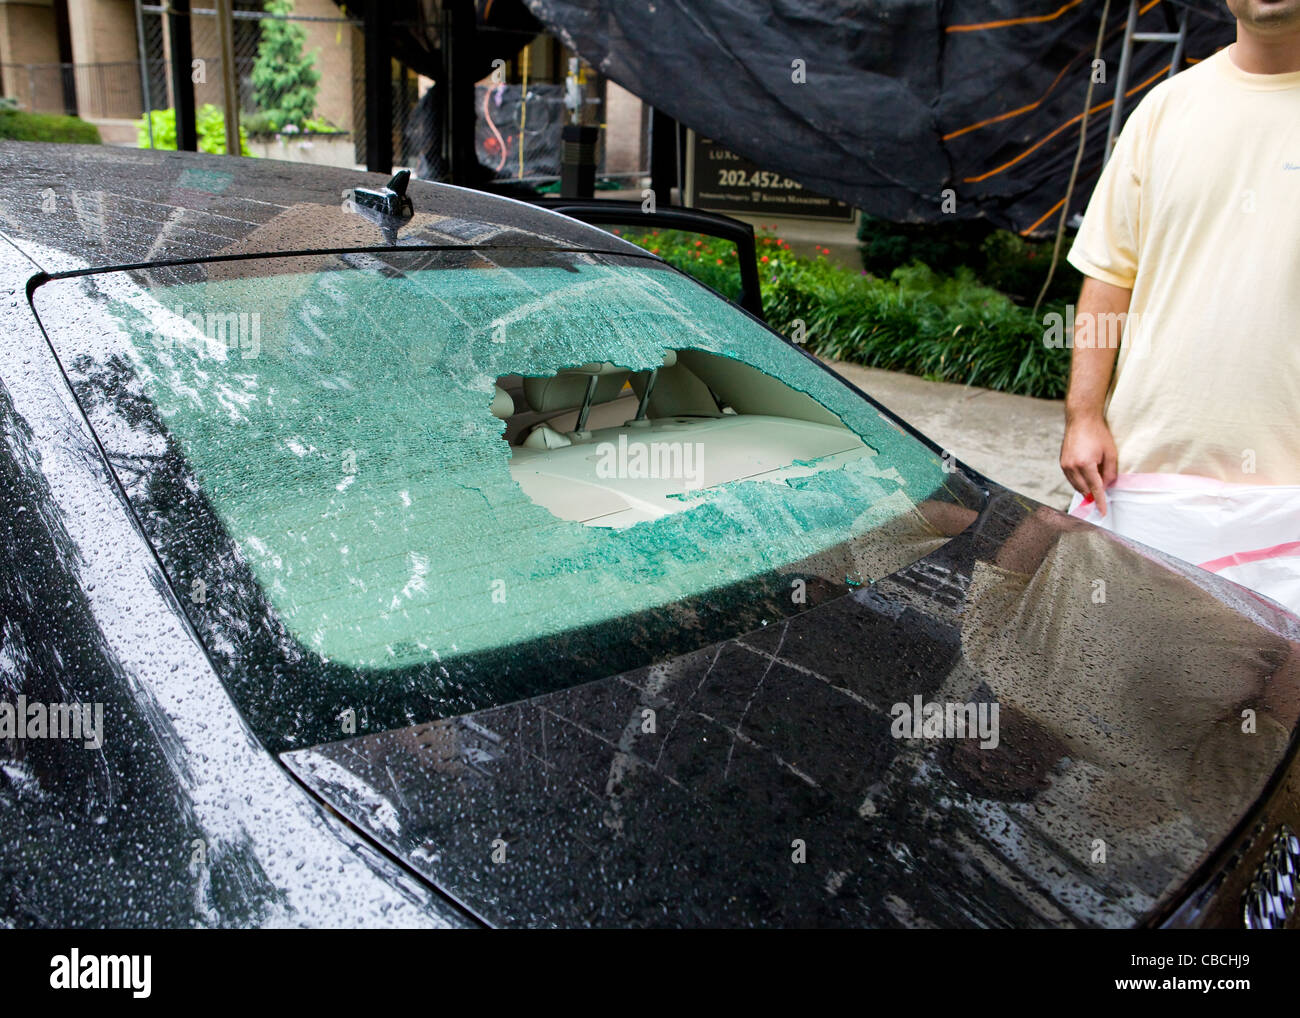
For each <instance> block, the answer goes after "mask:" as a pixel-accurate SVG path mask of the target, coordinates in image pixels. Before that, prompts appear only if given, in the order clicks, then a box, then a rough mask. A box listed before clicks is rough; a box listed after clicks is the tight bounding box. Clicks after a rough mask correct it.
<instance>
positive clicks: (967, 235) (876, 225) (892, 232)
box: [858, 215, 1083, 307]
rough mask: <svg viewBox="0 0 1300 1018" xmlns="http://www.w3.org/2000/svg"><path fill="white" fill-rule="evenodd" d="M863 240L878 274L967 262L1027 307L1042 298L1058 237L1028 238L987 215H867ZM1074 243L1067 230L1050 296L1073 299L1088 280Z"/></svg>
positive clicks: (949, 269)
mask: <svg viewBox="0 0 1300 1018" xmlns="http://www.w3.org/2000/svg"><path fill="white" fill-rule="evenodd" d="M858 240H859V241H860V242H861V244H860V246H859V251H860V252H861V254H862V267H863V268H864V269H866V270H867V271H868V272H870V273H871V274H872V275H875V276H881V277H888V276H889V274H890V273H892V272H893V271H894V270H895V269H898V268H902V267H903V266H905V265H910V264H912V263H914V262H920V263H921V264H923V265H928V266H929V267H930V268H932V269H934V271H936V272H940V273H944V274H946V275H951V274H952V273H954V272H956V270H957V269H958V268H959V267H960V266H963V265H964V266H966V267H968V268H969V269H971V271H972V272H974V274H975V278H976V279H978V280H979V281H980V282H982V283H986V284H988V285H989V286H991V287H993V288H994V289H996V290H1001V291H1002V292H1003V293H1005V294H1007V295H1008V296H1010V297H1012V298H1014V299H1015V300H1016V301H1017V302H1018V303H1020V304H1022V305H1025V306H1027V307H1032V306H1033V303H1034V301H1035V300H1037V299H1038V294H1039V291H1041V290H1042V288H1043V283H1044V282H1045V281H1046V279H1047V271H1048V268H1049V267H1050V265H1051V262H1052V241H1032V240H1025V239H1024V238H1023V237H1021V236H1019V235H1018V234H1015V233H1011V232H1010V231H1008V230H998V229H994V228H993V227H992V226H991V225H990V224H988V223H987V222H985V221H983V220H966V221H962V220H958V221H955V222H952V223H890V222H886V221H885V220H883V219H874V218H872V217H871V216H866V215H864V216H863V217H862V223H861V225H860V226H859V227H858ZM1069 245H1070V238H1069V235H1068V234H1067V236H1066V238H1065V240H1064V242H1063V247H1062V256H1061V259H1060V261H1059V262H1058V264H1057V266H1056V273H1055V275H1054V276H1053V279H1052V287H1051V289H1050V290H1049V291H1048V293H1047V297H1048V299H1049V300H1073V299H1074V298H1075V297H1077V296H1078V294H1079V287H1080V286H1082V285H1083V277H1082V276H1080V275H1079V273H1078V271H1077V270H1076V269H1075V268H1074V266H1072V265H1070V264H1069V263H1068V262H1067V261H1066V260H1065V254H1066V253H1067V252H1068V251H1069V249H1070V248H1069Z"/></svg>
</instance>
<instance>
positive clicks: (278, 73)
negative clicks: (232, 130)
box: [250, 0, 320, 130]
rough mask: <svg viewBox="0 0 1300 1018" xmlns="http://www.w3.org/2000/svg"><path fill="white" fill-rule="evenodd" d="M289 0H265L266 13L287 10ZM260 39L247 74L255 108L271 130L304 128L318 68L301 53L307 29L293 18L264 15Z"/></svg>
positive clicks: (310, 112) (312, 108)
mask: <svg viewBox="0 0 1300 1018" xmlns="http://www.w3.org/2000/svg"><path fill="white" fill-rule="evenodd" d="M292 10H293V4H292V3H291V2H290V0H268V2H267V4H266V11H267V13H268V14H288V13H289V12H290V11H292ZM261 32H262V37H261V41H260V42H259V43H258V45H257V62H256V63H254V64H253V72H252V74H251V75H250V78H251V80H252V83H253V100H254V102H255V103H256V104H257V108H258V111H259V112H260V113H262V114H265V115H266V116H267V120H268V122H269V123H273V124H274V125H275V126H274V128H272V129H273V130H282V129H283V128H285V127H287V126H289V125H291V124H292V125H293V126H295V127H297V128H298V129H299V130H303V129H305V126H306V124H307V122H308V121H309V120H311V119H312V115H313V114H314V113H315V112H316V86H317V85H319V84H320V72H319V71H318V70H316V61H315V58H314V57H313V56H308V55H307V54H304V53H303V50H302V47H303V43H305V42H306V41H307V30H306V29H305V28H303V27H302V26H301V25H299V24H296V23H294V22H292V21H285V20H283V19H281V18H266V19H264V20H263V21H262V22H261Z"/></svg>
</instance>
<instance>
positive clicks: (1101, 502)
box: [1061, 414, 1119, 516]
mask: <svg viewBox="0 0 1300 1018" xmlns="http://www.w3.org/2000/svg"><path fill="white" fill-rule="evenodd" d="M1061 469H1062V470H1063V471H1065V479H1066V480H1067V481H1069V482H1070V486H1071V487H1073V488H1074V490H1075V491H1077V492H1078V493H1079V494H1080V495H1091V496H1092V497H1093V498H1094V499H1096V501H1097V509H1098V511H1099V512H1100V513H1101V515H1103V516H1105V515H1106V489H1107V488H1109V487H1110V486H1111V485H1112V484H1114V483H1115V478H1116V477H1117V476H1118V475H1119V452H1118V450H1117V449H1116V448H1115V439H1114V438H1113V437H1111V433H1110V428H1108V427H1107V426H1106V421H1105V420H1104V419H1103V418H1102V416H1101V415H1100V414H1086V415H1083V416H1081V417H1073V418H1072V417H1069V416H1067V417H1066V422H1065V440H1064V441H1063V442H1062V443H1061Z"/></svg>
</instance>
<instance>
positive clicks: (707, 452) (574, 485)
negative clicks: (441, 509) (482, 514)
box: [491, 349, 875, 528]
mask: <svg viewBox="0 0 1300 1018" xmlns="http://www.w3.org/2000/svg"><path fill="white" fill-rule="evenodd" d="M491 411H492V414H493V415H494V416H495V417H497V418H498V419H500V420H502V421H504V422H505V428H504V438H505V440H506V441H507V442H508V443H509V445H510V453H511V457H510V473H511V476H512V477H513V479H514V480H515V482H516V483H517V484H518V485H519V486H520V488H521V489H522V490H523V491H524V493H525V494H526V495H527V496H528V497H529V498H530V499H531V500H532V501H533V502H534V503H536V504H537V505H540V506H541V507H543V508H544V509H546V510H548V511H549V512H550V513H551V514H552V515H554V516H556V517H558V518H560V519H562V520H568V521H572V522H577V523H582V524H584V525H586V526H591V527H608V528H624V527H630V526H633V525H634V524H637V523H642V522H647V521H652V520H657V519H662V518H663V517H666V516H669V515H672V514H674V513H678V512H681V511H682V510H684V509H689V508H690V507H691V506H692V505H694V504H697V503H698V501H699V500H700V499H708V498H709V497H710V493H712V492H715V491H717V490H718V489H720V488H721V487H723V486H725V485H730V484H735V483H738V482H743V481H767V482H788V481H791V480H794V479H796V478H802V477H808V476H811V475H814V474H817V473H820V472H822V471H825V470H828V469H835V468H839V467H842V466H844V465H845V464H846V463H850V462H853V461H857V460H862V459H867V458H870V457H872V456H874V455H875V450H873V449H871V447H869V446H868V445H866V443H864V442H863V441H862V439H861V438H860V437H859V436H858V435H857V434H856V433H855V432H853V431H852V430H851V429H849V428H848V427H846V426H845V425H844V423H843V421H841V420H840V418H839V417H837V416H836V415H835V414H833V413H831V411H829V410H827V409H826V408H825V407H824V406H823V405H822V404H821V403H819V402H818V401H817V400H815V399H814V398H813V397H811V396H809V395H807V394H806V393H802V392H799V391H797V390H795V389H793V388H791V387H790V386H789V385H787V384H785V383H784V382H782V381H780V380H779V379H777V378H774V377H773V376H771V375H769V374H766V373H764V372H762V371H760V370H759V369H758V368H755V367H753V366H751V365H749V364H745V363H744V362H742V361H739V360H736V359H734V358H730V357H724V356H720V355H717V354H712V353H708V352H705V351H701V350H693V349H685V350H670V351H668V352H667V353H666V354H665V355H664V358H663V364H662V365H661V366H660V367H658V368H656V369H654V370H651V371H644V370H643V371H634V370H631V369H629V368H626V367H623V366H620V365H618V364H615V363H612V362H591V363H587V364H580V365H568V366H565V367H562V368H559V369H558V370H556V371H555V373H554V374H551V375H544V376H536V375H530V376H521V375H505V376H502V377H499V378H498V379H497V383H496V387H495V389H494V392H493V396H492V401H491Z"/></svg>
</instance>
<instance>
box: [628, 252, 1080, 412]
mask: <svg viewBox="0 0 1300 1018" xmlns="http://www.w3.org/2000/svg"><path fill="white" fill-rule="evenodd" d="M625 237H626V239H628V240H631V241H632V242H633V243H636V244H639V245H640V246H642V247H645V248H647V249H649V250H651V251H657V253H658V254H659V255H660V257H662V258H664V259H665V260H666V261H668V262H669V263H671V264H673V265H675V266H677V267H678V268H680V269H682V270H684V271H686V272H688V273H690V274H691V275H693V276H695V277H696V278H697V279H700V280H701V281H702V282H704V283H706V284H708V285H710V286H712V287H713V288H714V289H715V290H718V291H719V292H720V293H723V294H724V295H726V296H729V297H735V295H736V293H737V292H738V291H739V274H738V271H737V270H736V269H731V268H729V265H730V264H732V263H734V261H735V258H736V255H735V254H734V253H732V254H730V255H726V254H721V253H719V252H718V251H717V250H716V248H718V247H727V248H730V247H731V245H722V244H721V243H720V242H716V241H705V242H704V243H703V244H701V245H699V246H697V245H696V244H695V241H694V240H693V239H690V238H694V237H695V235H694V234H679V233H678V232H677V231H669V230H661V231H658V232H655V231H651V232H649V233H639V234H626V235H625ZM684 238H685V239H684ZM757 241H758V259H759V275H760V279H761V282H762V286H763V309H764V313H765V315H766V317H767V320H768V322H769V323H770V324H771V325H772V327H773V328H775V329H777V331H779V332H783V333H785V334H786V335H793V334H795V332H796V325H797V324H798V323H799V322H802V323H803V332H804V334H805V335H806V337H807V338H806V342H807V344H808V347H809V349H811V350H812V351H813V352H815V353H818V354H820V355H822V356H824V357H830V358H833V359H836V360H846V361H854V362H856V363H860V364H866V365H869V366H872V367H879V368H888V369H890V370H894V371H906V372H909V373H911V374H915V375H920V376H922V377H924V378H929V379H932V380H936V381H949V382H958V383H962V384H966V385H978V386H983V387H986V388H990V389H1000V390H1002V391H1004V392H1014V393H1020V394H1023V395H1029V396H1042V397H1051V398H1056V397H1060V396H1062V395H1064V393H1065V382H1066V377H1067V372H1068V367H1069V354H1068V352H1067V351H1065V350H1057V349H1049V348H1047V347H1045V346H1044V345H1043V331H1044V326H1043V324H1042V321H1041V319H1039V318H1035V317H1033V316H1032V315H1031V314H1030V312H1029V311H1028V310H1027V309H1025V308H1023V307H1020V306H1018V305H1017V304H1016V303H1015V302H1014V301H1013V300H1011V298H1010V297H1008V296H1007V295H1006V294H1004V293H1000V292H999V291H997V290H995V289H993V288H992V287H990V286H987V285H985V284H983V283H981V282H980V281H979V280H978V279H977V278H976V277H975V274H974V272H973V271H972V270H971V269H970V268H968V267H965V266H957V267H956V268H955V271H954V272H953V273H952V274H950V275H945V274H941V273H938V272H935V271H934V270H932V269H930V268H929V267H927V266H925V265H922V264H919V263H913V264H911V265H908V266H904V267H902V268H897V269H895V270H894V271H892V272H891V273H890V274H889V276H888V278H883V279H882V278H878V277H876V276H872V275H868V274H867V273H866V272H865V271H864V272H861V273H855V272H853V271H851V270H849V269H846V268H844V267H843V266H841V265H838V264H836V263H834V262H832V261H830V260H829V259H828V258H826V256H825V253H824V252H823V253H821V254H819V255H818V256H817V257H816V258H808V257H803V256H800V255H796V254H794V253H793V252H791V251H790V249H789V246H788V245H787V244H786V243H785V241H784V240H782V239H781V238H780V237H777V236H775V235H773V234H771V233H770V232H768V231H760V234H759V236H758V238H757ZM710 244H712V246H713V247H714V248H715V250H711V251H708V253H707V254H706V253H704V251H703V248H705V247H706V246H707V245H710ZM733 250H734V249H733ZM719 258H721V259H722V265H719V264H718V260H719ZM724 270H725V271H724ZM1061 310H1062V308H1061V307H1059V306H1056V305H1053V306H1049V307H1044V308H1043V312H1044V313H1047V312H1049V311H1061Z"/></svg>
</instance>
